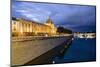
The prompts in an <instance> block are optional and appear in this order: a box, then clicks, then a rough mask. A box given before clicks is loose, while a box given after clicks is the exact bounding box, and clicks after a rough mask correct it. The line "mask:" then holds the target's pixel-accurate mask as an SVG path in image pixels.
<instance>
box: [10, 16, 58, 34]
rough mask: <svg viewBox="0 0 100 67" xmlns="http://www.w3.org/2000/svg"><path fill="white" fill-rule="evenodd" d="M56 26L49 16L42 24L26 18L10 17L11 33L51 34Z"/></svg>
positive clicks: (54, 32)
mask: <svg viewBox="0 0 100 67" xmlns="http://www.w3.org/2000/svg"><path fill="white" fill-rule="evenodd" d="M56 31H57V28H56V27H55V26H54V23H53V21H52V20H51V19H50V18H49V19H48V20H47V21H46V22H45V23H44V24H42V23H37V22H35V21H29V20H26V19H22V18H21V19H17V20H13V19H12V35H13V36H25V35H53V34H56Z"/></svg>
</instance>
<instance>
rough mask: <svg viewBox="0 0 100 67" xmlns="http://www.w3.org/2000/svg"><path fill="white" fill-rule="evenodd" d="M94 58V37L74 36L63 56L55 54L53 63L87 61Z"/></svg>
mask: <svg viewBox="0 0 100 67" xmlns="http://www.w3.org/2000/svg"><path fill="white" fill-rule="evenodd" d="M95 60H96V39H95V38H93V39H86V38H74V40H72V43H71V45H70V47H69V48H68V49H67V50H66V51H65V53H64V55H63V56H60V57H59V56H56V57H55V58H54V59H53V62H54V63H57V64H58V63H72V62H87V61H95Z"/></svg>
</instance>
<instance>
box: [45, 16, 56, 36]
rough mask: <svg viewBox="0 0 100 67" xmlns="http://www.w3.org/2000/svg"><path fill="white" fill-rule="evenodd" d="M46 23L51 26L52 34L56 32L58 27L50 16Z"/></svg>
mask: <svg viewBox="0 0 100 67" xmlns="http://www.w3.org/2000/svg"><path fill="white" fill-rule="evenodd" d="M45 25H47V26H50V27H51V33H52V34H56V31H57V29H56V27H55V25H54V23H53V21H52V20H51V19H50V17H49V18H48V20H47V21H46V23H45Z"/></svg>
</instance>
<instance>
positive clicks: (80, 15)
mask: <svg viewBox="0 0 100 67" xmlns="http://www.w3.org/2000/svg"><path fill="white" fill-rule="evenodd" d="M95 12H96V7H95V6H82V5H68V4H50V3H35V2H18V1H17V2H16V1H13V2H12V16H13V17H16V18H25V19H28V20H33V21H37V22H39V23H44V22H45V21H46V20H47V19H48V17H50V18H51V19H52V20H53V21H54V24H55V25H56V26H59V25H61V26H64V27H65V28H68V29H71V30H72V31H74V32H87V31H95V26H96V18H95V17H96V15H95Z"/></svg>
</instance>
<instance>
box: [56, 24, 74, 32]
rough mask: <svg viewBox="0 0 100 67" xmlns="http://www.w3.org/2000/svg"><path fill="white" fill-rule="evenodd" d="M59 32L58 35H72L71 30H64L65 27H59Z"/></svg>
mask: <svg viewBox="0 0 100 67" xmlns="http://www.w3.org/2000/svg"><path fill="white" fill-rule="evenodd" d="M57 32H58V33H69V34H71V33H72V31H71V30H69V29H66V28H64V27H62V26H59V27H58V28H57Z"/></svg>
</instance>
